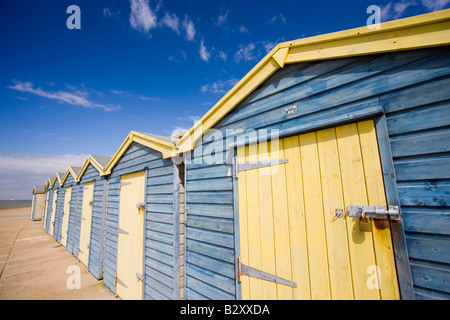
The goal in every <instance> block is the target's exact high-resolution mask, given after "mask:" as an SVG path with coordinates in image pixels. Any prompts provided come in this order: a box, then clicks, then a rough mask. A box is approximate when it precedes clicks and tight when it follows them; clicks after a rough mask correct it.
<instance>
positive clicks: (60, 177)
mask: <svg viewBox="0 0 450 320" xmlns="http://www.w3.org/2000/svg"><path fill="white" fill-rule="evenodd" d="M64 174H65V173H64V172H62V173H61V172H57V173H56V174H55V176H54V177H53V180H52V182H51V184H50V188H53V186H54V185H55V182H56V179H58V181H59V185H60V186H61V181H62V178H63V177H64Z"/></svg>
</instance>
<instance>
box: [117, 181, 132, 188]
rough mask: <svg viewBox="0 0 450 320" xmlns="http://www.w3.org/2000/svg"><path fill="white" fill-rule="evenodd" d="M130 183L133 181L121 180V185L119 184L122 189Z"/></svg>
mask: <svg viewBox="0 0 450 320" xmlns="http://www.w3.org/2000/svg"><path fill="white" fill-rule="evenodd" d="M129 184H131V182H121V183H120V185H119V186H120V189H122V187H124V186H127V185H129Z"/></svg>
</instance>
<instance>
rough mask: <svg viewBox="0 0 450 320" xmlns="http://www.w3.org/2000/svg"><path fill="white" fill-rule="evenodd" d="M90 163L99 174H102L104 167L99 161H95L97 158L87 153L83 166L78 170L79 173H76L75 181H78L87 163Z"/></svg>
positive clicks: (87, 165)
mask: <svg viewBox="0 0 450 320" xmlns="http://www.w3.org/2000/svg"><path fill="white" fill-rule="evenodd" d="M90 163H91V164H92V165H93V166H94V168H95V169H97V171H98V172H99V173H100V175H101V176H103V175H104V172H105V168H103V167H102V166H101V165H100V163H98V162H97V160H95V159H94V157H92V156H91V155H89V156H88V157H87V159H86V162H85V163H84V165H83V167H82V168H81V170H80V173H78V176H77V178H76V179H75V181H76V182H80V180H81V177H82V176H83V174H84V172H85V171H86V169H87V168H88V167H89V164H90Z"/></svg>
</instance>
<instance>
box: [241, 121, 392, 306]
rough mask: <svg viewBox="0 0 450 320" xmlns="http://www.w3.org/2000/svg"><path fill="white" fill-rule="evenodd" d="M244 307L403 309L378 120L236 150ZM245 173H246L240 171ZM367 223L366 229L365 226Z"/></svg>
mask: <svg viewBox="0 0 450 320" xmlns="http://www.w3.org/2000/svg"><path fill="white" fill-rule="evenodd" d="M275 159H282V160H283V161H280V163H279V164H276V165H274V164H273V162H272V163H271V165H269V166H265V167H257V168H255V167H253V169H251V168H250V167H248V168H250V169H247V170H246V169H245V168H244V167H243V168H242V170H238V171H239V172H238V173H237V176H238V197H239V257H238V258H237V264H236V266H237V274H238V279H239V280H240V293H241V298H242V299H325V300H328V299H399V291H398V284H397V273H396V268H395V261H394V252H393V245H392V240H391V234H390V229H389V228H390V227H389V223H386V222H387V220H381V219H367V220H366V219H362V218H361V217H350V216H349V215H348V212H347V207H348V206H349V205H361V206H367V205H370V206H384V207H386V196H385V189H384V183H383V176H382V170H381V164H380V157H379V151H378V143H377V135H376V131H375V126H374V122H373V121H372V120H368V121H362V122H358V123H352V124H347V125H343V126H338V127H333V128H328V129H324V130H320V131H316V132H310V133H305V134H300V135H297V136H292V137H287V138H283V139H280V140H278V141H275V142H271V141H269V142H264V143H259V144H254V145H250V146H244V147H239V148H238V149H237V163H238V164H241V163H251V162H252V161H253V162H254V163H255V162H256V163H258V162H264V161H262V160H266V161H267V160H275ZM238 167H239V166H238ZM367 222H368V223H367Z"/></svg>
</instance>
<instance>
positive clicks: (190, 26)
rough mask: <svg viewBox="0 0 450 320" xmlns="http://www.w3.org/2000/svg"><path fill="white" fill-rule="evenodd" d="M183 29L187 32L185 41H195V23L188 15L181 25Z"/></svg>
mask: <svg viewBox="0 0 450 320" xmlns="http://www.w3.org/2000/svg"><path fill="white" fill-rule="evenodd" d="M181 26H182V28H183V29H184V31H185V39H186V40H187V41H193V40H194V38H195V34H196V31H195V27H194V22H192V20H191V18H189V17H188V16H187V15H186V16H185V17H184V20H183V22H182V24H181Z"/></svg>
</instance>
